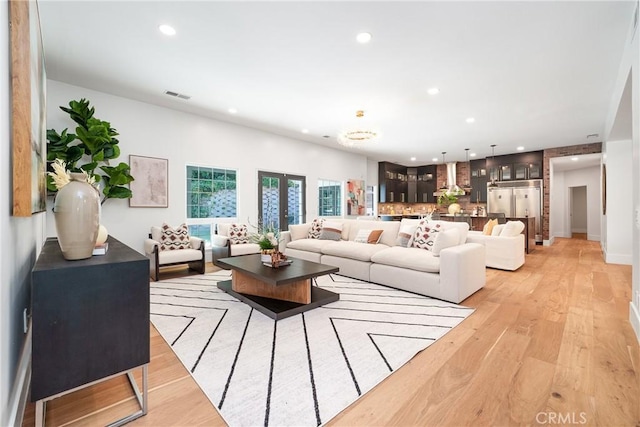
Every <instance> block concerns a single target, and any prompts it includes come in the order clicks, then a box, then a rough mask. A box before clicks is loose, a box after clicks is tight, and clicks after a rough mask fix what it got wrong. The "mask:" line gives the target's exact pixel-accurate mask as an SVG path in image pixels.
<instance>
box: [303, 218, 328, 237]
mask: <svg viewBox="0 0 640 427" xmlns="http://www.w3.org/2000/svg"><path fill="white" fill-rule="evenodd" d="M322 224H324V218H316V219H314V220H313V221H311V228H310V229H309V234H308V235H307V239H319V238H320V233H321V232H322Z"/></svg>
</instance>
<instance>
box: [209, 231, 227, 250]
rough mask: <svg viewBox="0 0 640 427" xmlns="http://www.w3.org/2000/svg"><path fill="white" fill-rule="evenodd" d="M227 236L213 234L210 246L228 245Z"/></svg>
mask: <svg viewBox="0 0 640 427" xmlns="http://www.w3.org/2000/svg"><path fill="white" fill-rule="evenodd" d="M229 244H230V242H229V238H228V237H227V236H222V235H220V234H214V235H213V236H212V238H211V245H212V246H219V247H225V246H229Z"/></svg>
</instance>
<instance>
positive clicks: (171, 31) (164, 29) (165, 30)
mask: <svg viewBox="0 0 640 427" xmlns="http://www.w3.org/2000/svg"><path fill="white" fill-rule="evenodd" d="M158 29H159V30H160V32H161V33H162V34H164V35H165V36H175V35H176V29H175V28H173V27H172V26H171V25H167V24H162V25H158Z"/></svg>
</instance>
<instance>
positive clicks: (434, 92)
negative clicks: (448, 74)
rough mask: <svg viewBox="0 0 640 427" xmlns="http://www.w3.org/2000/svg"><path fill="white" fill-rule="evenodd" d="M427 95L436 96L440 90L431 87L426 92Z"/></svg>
mask: <svg viewBox="0 0 640 427" xmlns="http://www.w3.org/2000/svg"><path fill="white" fill-rule="evenodd" d="M427 93H428V94H429V95H437V94H439V93H440V89H438V88H437V87H432V88H431V89H429V90H427Z"/></svg>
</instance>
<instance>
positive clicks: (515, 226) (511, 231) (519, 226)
mask: <svg viewBox="0 0 640 427" xmlns="http://www.w3.org/2000/svg"><path fill="white" fill-rule="evenodd" d="M523 230H524V223H523V222H522V221H507V223H506V224H505V225H504V228H503V229H502V232H501V233H500V236H502V237H513V236H517V235H518V234H520V233H522V231H523Z"/></svg>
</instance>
